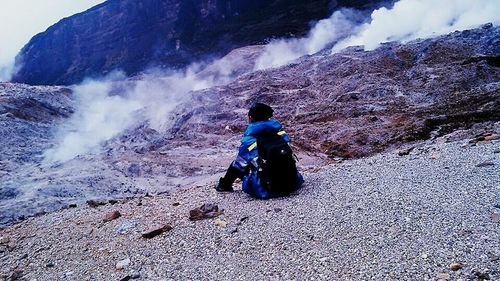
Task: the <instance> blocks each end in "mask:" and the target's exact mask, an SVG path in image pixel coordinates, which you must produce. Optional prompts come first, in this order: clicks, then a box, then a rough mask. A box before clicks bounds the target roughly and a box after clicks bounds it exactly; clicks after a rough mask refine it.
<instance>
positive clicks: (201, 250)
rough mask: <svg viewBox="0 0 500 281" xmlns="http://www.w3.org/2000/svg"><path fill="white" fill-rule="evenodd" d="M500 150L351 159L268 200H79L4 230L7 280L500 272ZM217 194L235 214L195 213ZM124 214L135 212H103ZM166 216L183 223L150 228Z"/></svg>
mask: <svg viewBox="0 0 500 281" xmlns="http://www.w3.org/2000/svg"><path fill="white" fill-rule="evenodd" d="M499 152H500V142H499V141H493V142H489V143H485V144H477V145H474V146H470V145H468V142H467V141H460V142H453V143H440V144H432V145H427V146H420V147H417V148H415V149H413V150H412V151H411V152H410V153H409V154H408V155H404V156H399V155H398V153H396V152H390V153H386V154H380V155H377V156H374V157H371V158H366V159H359V160H354V161H344V162H342V163H340V164H336V165H332V166H327V167H325V168H323V169H322V170H320V171H318V172H317V173H314V174H307V175H306V180H307V184H306V185H305V187H304V188H303V189H302V190H301V191H300V192H298V194H295V195H293V196H291V197H288V198H282V199H275V200H268V201H259V200H253V199H251V198H249V197H248V196H246V195H245V194H243V193H241V192H234V193H228V194H219V193H216V192H215V191H214V190H212V189H211V188H209V187H207V186H200V187H193V188H191V189H188V190H186V191H182V192H177V193H174V194H171V195H165V196H164V197H154V198H152V197H145V198H142V199H132V200H127V201H122V202H118V203H117V204H113V205H112V204H107V205H105V206H100V207H97V208H90V207H89V206H87V205H84V206H78V207H76V208H73V209H67V210H63V211H60V212H56V213H52V214H48V215H44V216H41V217H37V218H32V219H28V220H27V221H25V222H22V223H20V224H17V225H15V226H12V227H9V228H6V229H3V230H1V231H0V276H2V277H3V278H5V279H7V280H9V279H8V278H10V277H18V279H20V280H437V279H440V278H441V279H443V280H446V279H449V280H481V279H486V278H489V279H490V280H500V266H499V264H500V261H499V260H498V257H499V256H500V228H499V226H500V224H499V216H500V209H499V207H500V206H499V204H500V202H499V200H500V169H499V167H500V153H499ZM478 165H479V166H478ZM203 203H216V204H218V206H219V207H220V208H222V209H224V212H223V214H222V215H220V216H219V217H218V218H215V219H207V220H202V221H194V222H193V221H190V220H189V219H188V216H189V210H191V209H193V208H195V207H198V206H200V205H201V204H203ZM115 210H117V211H119V212H120V213H121V217H119V218H117V219H115V220H113V221H110V222H103V217H104V215H105V214H107V213H109V212H111V211H115ZM155 224H170V225H171V226H172V227H173V229H172V230H171V231H168V232H166V233H164V234H162V235H160V236H157V237H154V238H152V239H145V238H142V237H141V232H142V231H144V230H145V229H147V228H149V227H150V226H152V225H155ZM119 232H121V233H122V234H120V233H119ZM452 263H459V265H455V266H456V267H462V268H461V269H458V270H457V271H453V270H451V269H450V268H449V267H450V264H452ZM117 264H118V268H119V269H117ZM455 269H457V268H455Z"/></svg>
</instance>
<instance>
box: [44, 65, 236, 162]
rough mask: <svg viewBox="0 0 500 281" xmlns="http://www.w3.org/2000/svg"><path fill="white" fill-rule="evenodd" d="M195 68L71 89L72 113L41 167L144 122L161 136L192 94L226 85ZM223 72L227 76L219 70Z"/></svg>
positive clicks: (94, 149) (95, 149) (114, 77)
mask: <svg viewBox="0 0 500 281" xmlns="http://www.w3.org/2000/svg"><path fill="white" fill-rule="evenodd" d="M199 68H200V66H199V65H193V66H191V67H189V68H188V69H187V70H185V71H182V72H172V73H169V74H154V75H153V74H151V73H150V74H149V75H146V76H144V77H140V79H135V80H130V79H129V80H127V79H126V77H125V75H124V74H123V73H121V72H115V73H112V74H110V75H109V76H108V77H106V78H104V79H100V80H86V81H84V82H83V83H82V84H80V85H77V86H74V87H73V93H74V96H75V99H76V110H75V113H74V114H73V115H72V116H71V118H70V119H69V120H68V121H67V122H66V123H65V124H64V125H63V126H62V127H61V128H59V131H58V132H57V133H56V139H57V141H56V142H57V145H56V146H55V147H54V148H52V149H49V150H47V151H45V153H44V156H45V162H48V163H54V162H65V161H68V160H71V159H73V158H75V157H77V156H78V155H85V154H89V153H99V152H100V149H101V145H102V144H103V143H104V142H106V141H108V140H110V139H112V138H114V137H116V136H118V135H119V134H120V133H122V132H123V131H125V130H126V129H129V128H131V127H133V126H135V125H139V124H142V123H144V122H147V124H148V126H149V127H150V128H152V129H155V130H158V131H161V130H164V129H166V127H167V126H168V122H167V119H168V114H169V113H170V112H171V111H172V110H173V109H174V108H175V107H176V106H177V105H178V104H179V103H181V102H182V101H184V100H185V99H187V96H188V95H187V93H188V92H190V91H195V90H201V89H204V88H208V87H211V86H214V85H217V84H218V83H222V82H225V81H228V79H229V78H228V76H226V75H222V74H220V73H217V75H218V77H220V78H219V79H214V78H213V77H212V76H209V77H205V79H200V78H198V76H197V72H198V71H199ZM220 71H223V72H224V73H227V72H230V71H228V70H225V69H222V68H220Z"/></svg>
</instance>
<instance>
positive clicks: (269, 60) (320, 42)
mask: <svg viewBox="0 0 500 281" xmlns="http://www.w3.org/2000/svg"><path fill="white" fill-rule="evenodd" d="M358 18H359V14H358V13H357V12H355V11H354V10H350V9H344V10H340V11H337V12H334V13H333V14H332V16H331V17H330V18H328V19H324V20H320V21H319V22H318V23H317V24H316V25H315V26H314V27H313V28H312V29H311V31H309V33H308V35H307V36H306V37H304V38H299V39H295V38H294V39H281V40H276V41H273V42H271V43H269V44H268V45H267V46H266V49H265V51H264V53H263V54H262V55H261V56H260V57H259V58H258V59H257V62H256V63H255V70H260V69H265V68H270V67H278V66H282V65H285V64H287V63H289V62H291V61H293V60H296V59H298V58H300V57H302V56H305V55H312V54H314V53H317V52H319V51H321V50H322V49H324V48H326V47H327V46H328V45H330V44H332V43H334V42H336V41H338V40H339V39H342V38H345V37H346V36H349V35H351V34H352V32H353V31H354V30H356V28H357V25H358V24H357V22H358Z"/></svg>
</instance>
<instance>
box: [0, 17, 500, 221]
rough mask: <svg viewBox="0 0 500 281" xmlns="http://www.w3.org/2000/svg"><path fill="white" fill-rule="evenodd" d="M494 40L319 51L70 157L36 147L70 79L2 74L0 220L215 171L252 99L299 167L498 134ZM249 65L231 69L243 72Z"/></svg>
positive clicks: (231, 150) (161, 189) (194, 180)
mask: <svg viewBox="0 0 500 281" xmlns="http://www.w3.org/2000/svg"><path fill="white" fill-rule="evenodd" d="M499 40H500V28H499V27H492V26H490V25H486V26H484V27H482V28H479V29H475V30H469V31H464V32H455V33H452V34H449V35H446V36H441V37H437V38H433V39H428V40H417V41H414V42H410V43H408V44H404V45H401V44H397V43H389V44H384V45H383V46H382V47H381V48H379V49H377V50H374V51H371V52H364V51H362V50H361V49H359V48H350V49H347V50H345V51H343V52H341V53H339V54H335V55H331V54H330V53H329V52H328V51H325V52H323V53H318V54H316V55H314V56H309V57H304V58H302V59H300V60H299V61H297V62H294V63H292V64H290V65H287V66H284V67H281V68H277V69H271V70H266V71H258V72H253V73H249V74H246V75H242V76H240V77H239V78H238V79H237V80H235V81H234V82H232V83H230V84H227V85H225V86H217V87H212V88H210V89H206V90H202V91H196V92H192V93H190V94H189V95H186V99H184V100H183V102H182V103H181V104H179V105H178V106H177V107H176V109H175V110H174V111H173V112H171V113H170V116H169V118H167V119H168V120H170V123H169V124H170V126H168V128H167V129H166V130H153V129H151V128H150V127H149V126H148V123H147V122H143V123H138V124H136V125H135V126H133V127H131V128H129V129H128V130H126V131H125V132H123V133H122V134H121V135H119V136H118V137H116V138H113V139H111V140H109V141H107V142H106V143H103V144H102V145H103V148H102V153H97V154H88V155H80V156H77V157H76V158H75V159H73V160H71V161H68V162H65V163H43V162H42V161H41V159H42V158H43V157H42V152H43V151H44V150H45V149H46V148H48V147H51V146H53V145H54V144H55V143H54V139H55V137H56V136H55V133H56V132H57V130H56V128H57V126H58V125H60V124H61V123H62V122H64V121H65V120H66V117H67V116H68V115H70V114H71V112H73V111H75V106H76V104H77V103H76V100H75V97H74V96H73V95H72V92H71V89H65V88H60V87H29V86H26V85H21V84H10V83H4V84H1V86H0V87H1V88H0V89H1V90H0V99H1V102H0V122H1V124H2V126H1V127H0V128H1V129H2V134H4V135H6V136H7V137H6V138H0V152H1V153H0V155H1V156H0V157H2V158H1V159H0V160H1V162H0V190H2V193H1V194H0V196H1V200H0V210H1V212H0V214H1V217H0V224H1V225H7V224H12V223H13V222H16V221H18V220H20V219H23V218H25V217H27V216H31V215H34V214H36V213H43V212H47V211H53V210H55V209H58V208H61V207H63V206H68V205H69V204H75V203H76V204H80V203H82V202H84V201H85V200H86V199H94V198H101V199H102V198H105V199H111V198H117V197H120V198H123V197H133V196H138V195H144V194H145V193H148V192H149V193H152V194H158V193H166V192H167V193H168V192H170V191H172V190H173V189H178V188H183V187H191V186H201V185H206V184H208V183H211V182H215V180H216V179H217V176H219V175H220V174H221V173H222V172H223V171H224V170H225V168H226V167H227V165H228V164H229V161H230V160H231V159H232V157H234V154H235V149H236V147H237V146H238V142H239V138H240V136H241V133H242V132H243V130H244V128H245V125H246V124H245V122H246V112H247V108H248V107H249V105H250V104H251V103H253V102H254V101H257V100H258V101H263V102H267V103H270V104H271V105H272V106H273V107H274V108H275V109H276V114H275V116H276V118H278V119H280V120H282V121H283V123H284V125H285V128H286V130H287V131H288V132H289V133H290V134H291V136H292V140H293V145H294V147H295V149H296V151H297V152H298V154H299V158H300V159H301V162H300V164H301V166H302V169H303V171H314V170H316V169H317V168H318V167H319V166H322V165H324V164H325V163H329V162H332V161H340V160H342V159H346V158H359V157H365V156H370V155H373V154H375V153H378V152H382V151H385V150H390V149H394V148H398V147H399V146H401V145H403V144H415V143H418V142H419V141H422V140H428V139H435V138H436V137H439V136H442V135H444V134H447V138H448V140H450V141H451V140H458V139H464V138H473V137H477V138H478V140H479V139H485V138H489V139H492V138H497V137H498V134H499V133H500V132H499V128H498V121H499V120H500V116H499V112H500V83H499V81H500V79H499V78H500V70H499V63H498V61H499V59H498V58H499V54H500V49H499V48H500V47H499V46H500V44H499ZM261 51H262V49H261V48H259V47H248V48H245V49H240V50H236V51H234V52H233V53H232V54H231V55H230V56H229V57H227V58H226V59H227V60H229V61H238V60H237V59H235V58H234V57H233V56H237V54H243V55H244V56H245V57H247V58H249V59H251V58H255V57H256V56H255V55H253V54H254V53H255V52H257V53H258V52H261ZM248 65H251V64H249V63H248V62H247V61H243V62H241V64H240V65H239V67H236V68H235V69H236V71H237V73H240V72H244V71H245V69H247V68H246V67H248ZM213 70H214V68H209V69H206V70H205V71H202V72H200V73H199V75H200V76H203V77H206V76H207V75H208V76H210V75H211V74H210V73H212V72H213ZM120 83H122V82H117V84H118V85H119V84H120ZM125 83H134V80H130V81H127V82H125ZM119 88H120V87H117V89H119ZM117 94H119V93H113V95H117ZM450 132H453V134H449V133H450ZM488 133H489V134H488ZM403 154H404V153H403Z"/></svg>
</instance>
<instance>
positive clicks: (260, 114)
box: [248, 102, 273, 121]
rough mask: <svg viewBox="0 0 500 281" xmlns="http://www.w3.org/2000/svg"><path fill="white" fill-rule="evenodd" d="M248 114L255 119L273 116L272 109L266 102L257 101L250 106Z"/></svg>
mask: <svg viewBox="0 0 500 281" xmlns="http://www.w3.org/2000/svg"><path fill="white" fill-rule="evenodd" d="M248 116H250V117H252V119H253V120H255V121H264V120H267V119H269V118H271V117H273V109H272V108H271V107H270V106H269V105H267V104H263V103H260V102H257V103H255V104H254V105H252V107H250V110H249V111H248Z"/></svg>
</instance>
